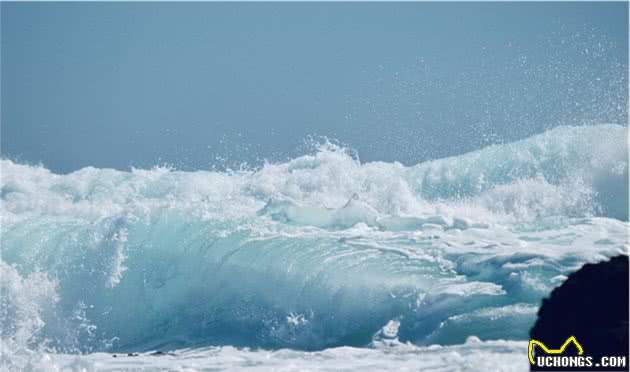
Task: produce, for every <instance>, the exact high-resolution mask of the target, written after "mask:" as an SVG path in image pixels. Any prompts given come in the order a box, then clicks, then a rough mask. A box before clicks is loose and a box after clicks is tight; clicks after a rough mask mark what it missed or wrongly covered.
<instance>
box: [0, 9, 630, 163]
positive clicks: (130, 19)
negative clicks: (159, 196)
mask: <svg viewBox="0 0 630 372" xmlns="http://www.w3.org/2000/svg"><path fill="white" fill-rule="evenodd" d="M1 11H2V115H1V118H2V132H1V134H2V138H1V145H2V155H3V156H4V157H8V158H11V159H18V160H20V161H26V162H31V163H38V162H42V163H43V164H44V165H46V166H47V167H48V168H50V169H52V170H54V171H56V172H68V171H72V170H76V169H79V168H81V167H84V166H88V165H92V166H96V167H114V168H119V169H128V168H129V167H130V166H135V167H151V166H153V165H156V164H164V163H167V164H171V165H174V166H175V167H177V168H180V169H184V170H189V169H207V168H209V167H211V166H213V165H218V166H224V165H227V166H234V165H236V164H238V163H240V162H243V161H248V162H250V163H256V161H261V159H265V158H266V159H269V160H272V161H279V160H283V159H285V158H286V157H289V156H291V157H292V156H296V155H299V154H302V153H304V152H305V151H307V150H306V148H305V147H306V146H305V145H304V142H305V139H306V138H308V136H309V135H315V136H327V137H329V138H331V139H336V140H338V141H341V142H343V143H345V144H347V145H349V146H351V147H352V148H354V149H356V150H357V151H358V153H359V156H360V158H361V160H362V161H372V160H385V161H400V162H403V163H405V164H414V163H417V162H420V161H423V160H426V159H430V158H439V157H444V156H449V155H456V154H460V153H463V152H467V151H470V150H473V149H476V148H479V147H481V146H484V145H487V144H490V143H497V142H501V141H511V140H514V139H518V138H523V137H525V136H528V135H531V134H534V133H539V132H542V131H543V130H545V129H546V128H550V127H553V126H556V125H562V124H572V125H582V124H592V123H601V122H616V123H620V124H624V125H627V122H626V121H627V110H628V108H627V94H628V93H627V84H628V80H627V79H628V76H627V66H628V60H627V56H628V47H627V44H628V39H627V27H628V17H627V14H628V4H627V3H622V2H617V3H584V2H579V3H396V4H387V3H255V4H252V3H67V2H66V3H22V4H17V3H6V2H3V3H2V4H1Z"/></svg>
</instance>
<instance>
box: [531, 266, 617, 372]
mask: <svg viewBox="0 0 630 372" xmlns="http://www.w3.org/2000/svg"><path fill="white" fill-rule="evenodd" d="M530 336H531V338H532V339H535V340H539V341H541V342H543V343H544V344H545V345H547V347H548V348H550V349H557V348H559V347H560V346H561V345H562V344H563V343H564V342H565V341H566V340H567V338H568V337H570V336H575V338H576V339H577V340H578V341H579V343H580V344H581V345H582V347H583V348H584V354H583V355H589V356H592V357H593V368H591V369H598V368H596V366H595V364H596V363H599V361H600V357H601V356H611V355H619V356H625V357H626V365H625V367H623V368H621V370H628V362H629V361H628V256H625V255H621V256H616V257H613V258H611V259H610V260H609V261H605V262H600V263H597V264H586V265H584V266H583V267H582V268H581V269H580V270H578V271H576V272H575V273H573V274H571V275H570V276H569V278H568V279H567V280H566V281H565V282H564V283H563V284H562V285H561V286H560V287H558V288H556V289H554V290H553V292H551V296H550V297H549V298H547V299H544V300H543V302H542V306H541V307H540V310H538V319H537V320H536V323H535V324H534V327H533V328H532V329H531V330H530ZM568 349H569V348H568ZM568 349H567V354H566V355H575V352H576V350H575V348H573V350H568ZM531 367H532V370H541V369H539V368H537V367H535V366H531ZM600 367H601V366H600ZM562 369H563V370H567V368H562ZM603 369H606V370H615V369H614V368H610V367H607V368H603ZM581 370H587V369H581ZM617 370H619V369H617Z"/></svg>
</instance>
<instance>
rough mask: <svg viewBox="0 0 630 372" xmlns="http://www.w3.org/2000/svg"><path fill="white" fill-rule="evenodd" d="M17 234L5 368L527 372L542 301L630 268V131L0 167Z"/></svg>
mask: <svg viewBox="0 0 630 372" xmlns="http://www.w3.org/2000/svg"><path fill="white" fill-rule="evenodd" d="M0 216H1V217H2V220H1V233H2V237H1V253H2V260H1V262H0V290H1V291H2V292H1V293H0V321H1V323H0V337H1V346H0V369H2V370H9V371H18V370H51V371H59V370H77V371H78V370H81V371H83V370H85V371H91V370H99V371H100V370H121V369H126V370H143V369H146V370H156V369H161V370H181V371H183V370H186V371H192V370H250V369H263V370H283V371H285V370H286V371H290V370H355V369H361V370H384V369H391V370H420V369H434V370H440V371H460V370H484V371H485V370H527V369H528V362H527V340H528V331H529V328H530V327H531V325H532V324H533V322H534V320H535V317H536V312H537V310H538V306H539V303H540V301H541V299H542V298H544V297H545V296H547V295H548V294H549V293H550V291H551V290H552V289H553V288H554V287H556V286H558V285H559V284H561V283H562V282H563V280H564V279H565V278H566V277H567V275H569V274H570V273H571V272H573V271H575V270H576V269H578V268H579V267H580V266H581V265H583V264H584V263H586V262H597V261H601V260H604V259H606V258H607V257H610V256H614V255H617V254H620V253H624V254H627V252H628V227H629V226H628V129H627V128H626V127H624V126H618V125H612V124H611V125H594V126H582V127H556V128H554V129H551V130H548V131H547V132H544V133H541V134H538V135H535V136H533V137H530V138H526V139H523V140H520V141H517V142H513V143H506V144H500V145H492V146H489V147H485V148H481V149H479V150H476V151H474V152H470V153H467V154H464V155H461V156H455V157H449V158H444V159H436V160H432V161H427V162H423V163H420V164H417V165H414V166H404V165H402V164H400V163H386V162H368V163H365V162H361V161H360V159H359V158H358V157H357V156H356V155H355V154H354V153H353V151H350V150H349V149H346V148H342V147H339V146H335V145H332V144H329V143H324V144H321V146H319V148H318V149H317V150H316V151H313V152H312V153H308V154H305V155H303V156H300V157H297V158H294V159H292V160H290V161H287V162H284V163H268V164H265V165H263V166H261V167H258V168H256V169H240V170H237V171H230V172H218V171H196V172H182V171H177V170H174V169H169V168H167V167H157V168H153V169H133V170H131V171H117V170H113V169H97V168H92V167H87V168H83V169H81V170H78V171H76V172H73V173H70V174H64V175H60V174H54V173H52V172H50V171H49V170H47V169H46V168H45V167H43V166H35V165H27V164H20V163H16V162H14V161H12V160H8V159H3V160H1V189H0ZM155 351H161V352H163V353H164V354H161V355H153V354H152V353H153V352H155ZM127 353H134V354H132V356H129V355H128V354H127ZM135 353H138V354H137V355H136V354H135ZM114 355H115V356H114Z"/></svg>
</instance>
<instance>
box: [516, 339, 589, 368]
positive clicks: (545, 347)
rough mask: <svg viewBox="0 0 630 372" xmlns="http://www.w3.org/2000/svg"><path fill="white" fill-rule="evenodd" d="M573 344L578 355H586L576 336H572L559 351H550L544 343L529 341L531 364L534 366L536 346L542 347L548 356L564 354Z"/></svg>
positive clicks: (528, 349) (528, 352)
mask: <svg viewBox="0 0 630 372" xmlns="http://www.w3.org/2000/svg"><path fill="white" fill-rule="evenodd" d="M571 342H573V344H575V346H576V347H577V349H578V355H582V354H583V353H584V349H583V348H582V345H580V343H579V342H578V341H577V340H576V339H575V336H571V337H569V338H567V340H566V341H565V342H564V344H562V346H560V348H559V349H549V348H548V347H547V346H545V344H543V343H542V342H540V341H538V340H529V346H528V347H527V354H528V356H529V362H530V363H531V364H532V365H534V364H535V362H534V354H533V351H534V345H537V346H540V347H541V348H542V349H543V350H544V352H545V353H547V354H562V353H563V352H564V349H566V348H567V346H568V345H569V344H570V343H571Z"/></svg>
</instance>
